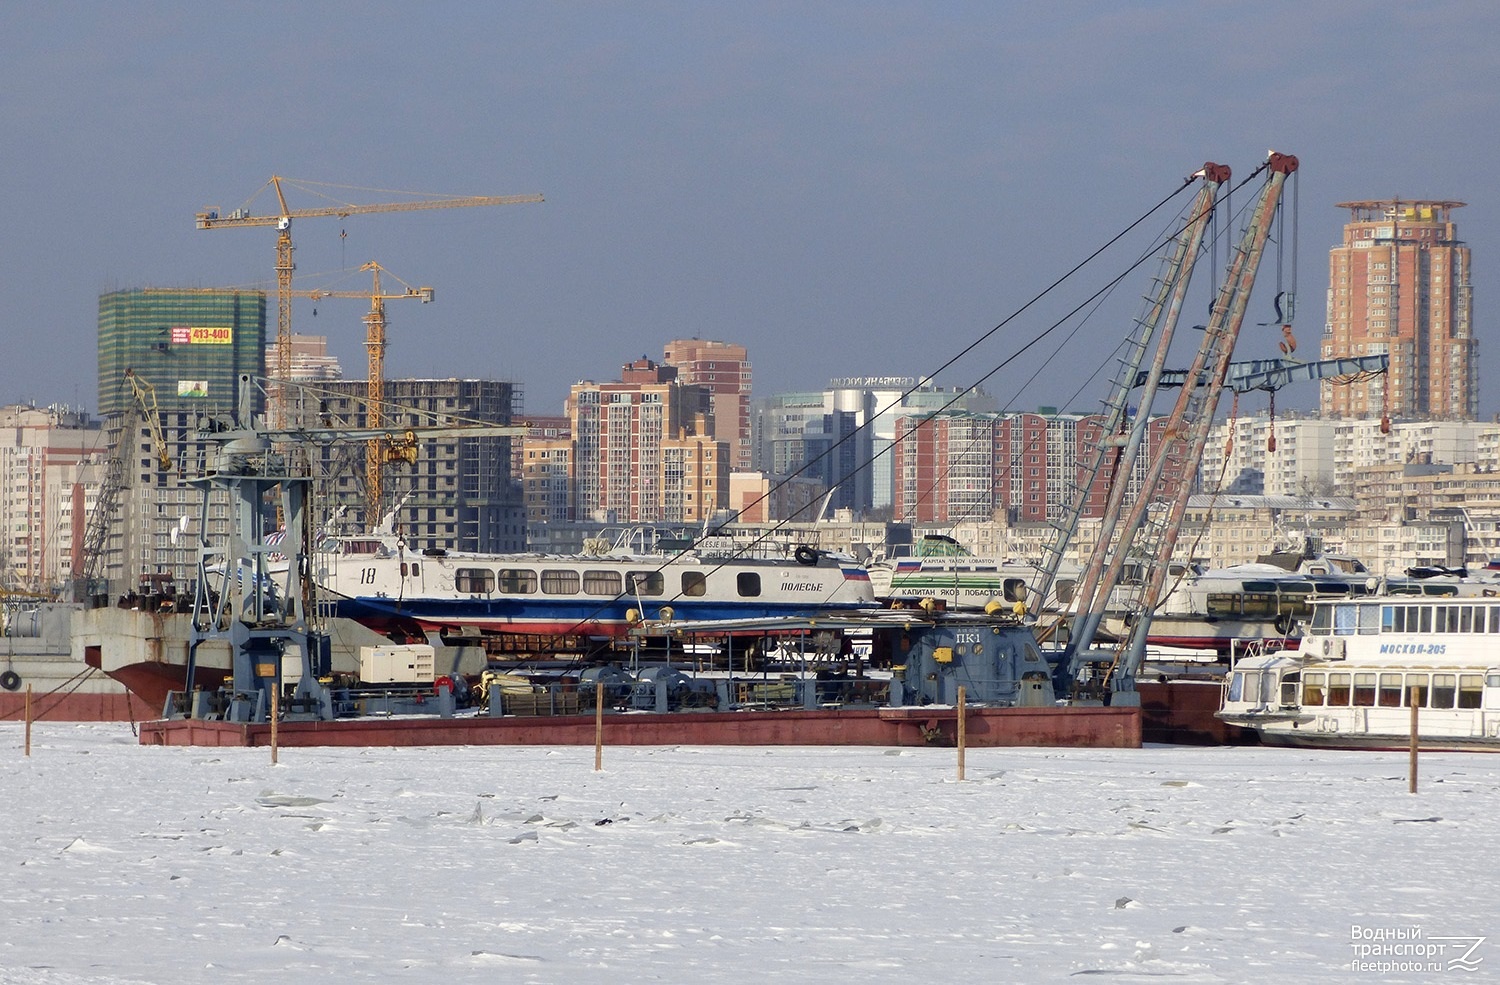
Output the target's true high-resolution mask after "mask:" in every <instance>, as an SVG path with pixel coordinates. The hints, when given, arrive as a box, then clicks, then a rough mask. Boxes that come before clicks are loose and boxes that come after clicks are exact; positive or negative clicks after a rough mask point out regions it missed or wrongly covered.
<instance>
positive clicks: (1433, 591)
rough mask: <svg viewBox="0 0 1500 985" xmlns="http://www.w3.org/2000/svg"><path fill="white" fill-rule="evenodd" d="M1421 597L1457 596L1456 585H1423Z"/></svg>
mask: <svg viewBox="0 0 1500 985" xmlns="http://www.w3.org/2000/svg"><path fill="white" fill-rule="evenodd" d="M1422 594H1423V595H1457V594H1458V586H1457V585H1423V586H1422Z"/></svg>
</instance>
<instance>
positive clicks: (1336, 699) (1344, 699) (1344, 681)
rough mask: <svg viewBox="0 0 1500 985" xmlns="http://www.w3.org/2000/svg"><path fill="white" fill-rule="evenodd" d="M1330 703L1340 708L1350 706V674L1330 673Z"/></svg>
mask: <svg viewBox="0 0 1500 985" xmlns="http://www.w3.org/2000/svg"><path fill="white" fill-rule="evenodd" d="M1328 703H1329V704H1330V705H1334V706H1337V707H1339V708H1347V707H1349V675H1348V674H1329V675H1328Z"/></svg>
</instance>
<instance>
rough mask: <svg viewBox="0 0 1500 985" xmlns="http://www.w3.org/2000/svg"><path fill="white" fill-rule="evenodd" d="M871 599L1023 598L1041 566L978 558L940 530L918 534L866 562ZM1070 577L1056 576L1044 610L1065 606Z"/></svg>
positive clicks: (975, 603) (960, 601)
mask: <svg viewBox="0 0 1500 985" xmlns="http://www.w3.org/2000/svg"><path fill="white" fill-rule="evenodd" d="M869 574H870V586H871V589H872V591H873V592H874V594H875V598H877V599H882V600H904V601H916V600H921V599H929V598H930V599H937V600H939V601H941V602H943V603H944V604H945V605H946V606H947V607H948V608H949V609H955V610H956V609H983V608H984V607H985V606H986V605H988V604H989V603H991V602H995V601H999V602H1002V603H1010V604H1014V603H1017V602H1023V603H1024V602H1025V601H1026V592H1027V586H1028V585H1030V584H1033V583H1035V582H1036V580H1037V579H1038V577H1039V576H1040V571H1039V569H1038V568H1037V566H1036V565H1034V564H1029V563H1027V562H1025V561H1019V560H1014V559H1010V558H994V557H981V556H979V555H976V554H973V553H972V552H970V551H969V550H968V549H967V548H965V547H964V546H963V545H961V544H959V543H958V541H956V540H954V539H953V538H951V537H946V536H942V535H939V534H928V535H925V536H923V537H922V538H921V539H920V540H918V541H917V543H915V544H913V545H911V546H910V548H909V549H907V550H906V551H905V552H904V553H896V552H892V554H891V555H889V556H887V557H883V558H879V559H878V560H874V561H872V562H870V564H869ZM1074 581H1075V577H1074V574H1073V573H1071V572H1070V573H1069V574H1068V575H1067V576H1066V577H1059V578H1058V580H1057V584H1056V587H1055V588H1054V591H1053V597H1052V598H1050V599H1048V601H1047V602H1046V603H1044V604H1043V606H1042V608H1043V610H1044V611H1046V610H1051V609H1055V608H1057V607H1058V606H1059V603H1061V604H1062V605H1066V603H1068V602H1070V601H1071V600H1072V597H1073V584H1074Z"/></svg>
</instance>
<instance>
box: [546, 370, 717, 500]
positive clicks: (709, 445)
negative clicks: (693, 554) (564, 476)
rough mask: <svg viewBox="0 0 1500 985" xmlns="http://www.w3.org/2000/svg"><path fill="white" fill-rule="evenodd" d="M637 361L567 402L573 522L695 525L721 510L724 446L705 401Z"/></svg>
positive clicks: (699, 391)
mask: <svg viewBox="0 0 1500 985" xmlns="http://www.w3.org/2000/svg"><path fill="white" fill-rule="evenodd" d="M675 377H676V370H675V369H673V368H672V367H667V366H659V365H657V364H656V363H655V362H653V361H652V360H650V359H646V358H641V359H637V360H635V361H634V362H631V363H628V364H626V365H625V367H624V368H623V369H622V370H621V374H620V379H619V380H618V381H616V382H611V383H594V382H592V381H585V382H582V383H576V384H574V385H573V388H572V392H571V394H570V395H569V397H568V405H567V406H568V417H569V420H570V423H571V427H572V442H573V452H572V467H573V489H574V512H575V517H576V519H579V520H593V521H596V522H601V523H640V522H644V523H655V522H663V523H687V522H699V521H702V520H704V519H706V518H708V517H710V516H712V515H713V514H714V513H715V512H717V511H718V510H721V509H726V508H727V507H728V505H729V443H728V442H726V441H722V440H719V439H717V438H715V437H714V427H713V399H712V398H713V395H712V393H710V392H709V391H708V390H707V389H705V388H703V387H701V386H697V385H694V384H682V383H678V382H677V381H676V379H675Z"/></svg>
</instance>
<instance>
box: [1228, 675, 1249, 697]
mask: <svg viewBox="0 0 1500 985" xmlns="http://www.w3.org/2000/svg"><path fill="white" fill-rule="evenodd" d="M1244 693H1245V675H1244V674H1238V673H1236V674H1231V675H1229V700H1230V701H1239V700H1240V696H1241V695H1243V694H1244Z"/></svg>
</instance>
